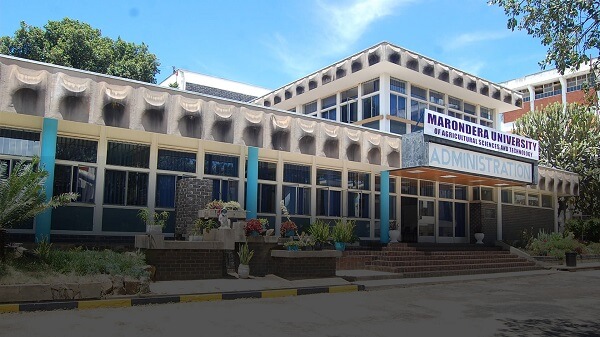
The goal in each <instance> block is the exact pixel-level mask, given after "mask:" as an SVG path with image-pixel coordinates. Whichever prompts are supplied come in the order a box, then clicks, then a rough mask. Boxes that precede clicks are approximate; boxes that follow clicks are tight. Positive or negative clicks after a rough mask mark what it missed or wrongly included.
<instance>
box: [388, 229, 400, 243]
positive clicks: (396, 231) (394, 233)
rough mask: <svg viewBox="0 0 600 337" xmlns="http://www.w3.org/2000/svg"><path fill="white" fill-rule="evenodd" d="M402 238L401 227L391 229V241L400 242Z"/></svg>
mask: <svg viewBox="0 0 600 337" xmlns="http://www.w3.org/2000/svg"><path fill="white" fill-rule="evenodd" d="M399 239H400V230H399V229H390V243H391V242H398V241H399Z"/></svg>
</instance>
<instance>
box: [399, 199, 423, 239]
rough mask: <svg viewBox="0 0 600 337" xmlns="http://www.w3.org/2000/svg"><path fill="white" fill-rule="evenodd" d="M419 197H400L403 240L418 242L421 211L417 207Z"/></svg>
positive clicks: (401, 235) (401, 236)
mask: <svg viewBox="0 0 600 337" xmlns="http://www.w3.org/2000/svg"><path fill="white" fill-rule="evenodd" d="M417 204H418V199H417V198H410V197H402V198H401V199H400V208H401V213H400V214H401V222H400V230H401V234H400V238H401V241H402V242H417V241H418V235H417V234H418V224H419V216H418V214H419V212H418V208H417Z"/></svg>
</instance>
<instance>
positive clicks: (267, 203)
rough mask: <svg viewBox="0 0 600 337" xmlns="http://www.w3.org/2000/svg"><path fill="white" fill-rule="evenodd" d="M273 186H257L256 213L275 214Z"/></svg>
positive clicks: (274, 188)
mask: <svg viewBox="0 0 600 337" xmlns="http://www.w3.org/2000/svg"><path fill="white" fill-rule="evenodd" d="M276 187H277V186H275V185H267V184H259V191H260V192H259V193H260V196H259V199H258V212H260V213H275V190H276Z"/></svg>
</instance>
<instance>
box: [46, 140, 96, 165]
mask: <svg viewBox="0 0 600 337" xmlns="http://www.w3.org/2000/svg"><path fill="white" fill-rule="evenodd" d="M97 155H98V142H96V141H92V140H85V139H76V138H66V137H58V138H57V139H56V159H60V160H71V161H82V162H86V163H95V162H96V158H97Z"/></svg>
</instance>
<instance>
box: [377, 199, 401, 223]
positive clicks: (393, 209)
mask: <svg viewBox="0 0 600 337" xmlns="http://www.w3.org/2000/svg"><path fill="white" fill-rule="evenodd" d="M380 200H381V196H380V195H379V194H375V219H381V206H380ZM396 213H397V212H396V196H394V195H390V220H396Z"/></svg>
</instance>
